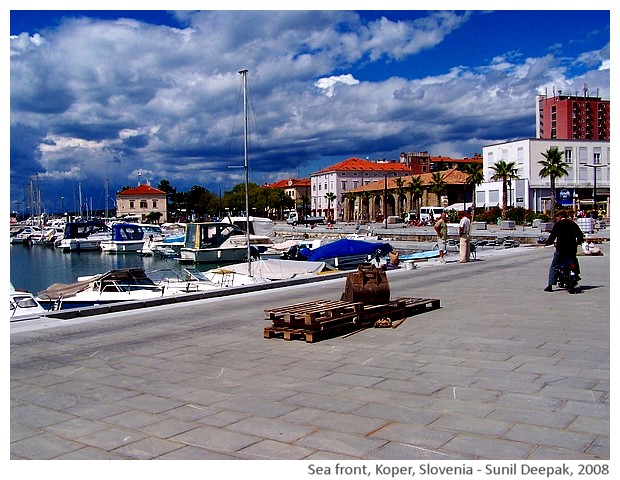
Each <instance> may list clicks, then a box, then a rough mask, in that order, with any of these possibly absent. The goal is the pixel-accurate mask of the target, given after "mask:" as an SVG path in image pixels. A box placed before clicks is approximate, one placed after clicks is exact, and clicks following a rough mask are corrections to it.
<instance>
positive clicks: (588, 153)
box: [476, 138, 611, 214]
mask: <svg viewBox="0 0 620 480" xmlns="http://www.w3.org/2000/svg"><path fill="white" fill-rule="evenodd" d="M554 147H557V148H558V149H559V150H560V152H563V153H564V155H563V157H562V159H563V161H564V162H565V163H566V164H568V167H567V170H568V176H566V177H562V178H556V201H558V202H559V203H561V204H562V205H565V206H567V207H568V206H572V207H573V208H576V209H580V208H585V209H590V208H592V204H593V203H594V200H596V205H597V208H602V209H603V210H604V211H606V212H607V214H609V209H608V201H609V195H610V164H611V153H610V144H609V141H602V140H601V141H598V140H560V139H538V138H536V139H531V138H530V139H523V140H515V141H511V142H505V143H498V144H495V145H488V146H486V147H483V149H482V157H483V169H484V178H485V183H483V184H481V185H480V186H479V187H478V188H477V189H476V206H477V207H493V206H496V205H499V206H501V202H502V182H501V181H499V182H494V181H491V180H490V179H491V177H492V176H493V174H494V171H493V170H492V169H491V166H492V165H494V164H495V163H497V162H499V161H501V160H503V161H505V162H506V163H510V162H514V164H515V167H516V168H517V174H518V176H519V179H518V180H513V181H512V182H511V185H510V186H509V192H508V206H513V207H523V208H526V209H530V210H532V211H535V212H544V211H547V210H548V209H549V206H550V203H549V200H550V199H551V195H552V192H551V188H550V179H549V177H545V178H541V177H540V176H539V172H540V170H541V169H542V165H540V163H539V162H540V161H541V160H545V158H544V157H543V155H542V154H543V153H545V152H547V150H549V149H552V148H554ZM595 191H596V199H595V198H594V194H595Z"/></svg>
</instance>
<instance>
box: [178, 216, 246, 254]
mask: <svg viewBox="0 0 620 480" xmlns="http://www.w3.org/2000/svg"><path fill="white" fill-rule="evenodd" d="M248 250H249V251H250V255H251V256H255V257H256V258H258V251H257V249H256V248H252V245H250V246H249V247H248V244H247V238H246V232H244V231H243V230H241V229H240V228H239V227H237V226H236V225H233V224H230V223H223V222H204V223H189V224H187V228H186V230H185V246H184V247H183V248H181V249H180V255H181V256H180V258H179V261H181V262H188V263H213V264H215V265H226V264H230V263H238V262H243V261H245V260H247V256H248Z"/></svg>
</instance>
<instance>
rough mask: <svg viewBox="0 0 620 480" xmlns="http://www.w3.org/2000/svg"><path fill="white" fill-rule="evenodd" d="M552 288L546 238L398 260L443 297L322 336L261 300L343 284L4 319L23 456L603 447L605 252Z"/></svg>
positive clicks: (319, 455)
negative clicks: (305, 331) (569, 281)
mask: <svg viewBox="0 0 620 480" xmlns="http://www.w3.org/2000/svg"><path fill="white" fill-rule="evenodd" d="M601 248H602V249H603V253H604V254H605V255H603V256H591V257H580V260H581V265H582V271H583V273H582V277H583V281H582V282H581V289H580V292H579V293H577V294H575V295H570V294H568V293H567V292H565V291H555V292H553V293H545V292H543V287H544V286H545V284H546V278H547V268H548V265H549V262H550V260H551V256H552V250H551V249H550V248H541V247H519V248H516V249H511V250H510V251H508V250H506V251H504V252H499V251H497V252H496V251H494V250H489V251H487V252H485V251H484V250H483V251H482V252H479V255H478V260H476V261H473V262H471V263H469V264H458V263H456V262H457V257H458V255H456V254H452V255H449V256H448V257H447V258H448V263H447V264H445V265H441V264H438V263H433V262H429V263H427V264H424V267H426V268H423V267H422V264H421V266H420V268H417V269H415V270H398V271H393V272H389V282H390V289H391V296H392V298H396V297H402V296H406V297H424V298H437V299H440V301H441V308H439V309H437V310H433V311H430V312H426V313H422V314H419V315H415V316H411V317H409V318H408V319H407V320H406V321H405V322H404V323H402V324H401V325H400V326H398V328H387V329H385V328H380V329H379V328H376V329H375V328H371V329H366V330H363V331H361V332H359V333H356V334H353V335H350V336H346V337H336V338H333V339H328V340H324V341H321V342H318V343H312V344H310V343H306V342H304V341H300V340H293V341H285V340H282V339H277V338H273V339H265V338H263V328H264V327H265V326H268V325H270V322H269V321H267V320H264V319H263V312H264V310H265V309H268V308H274V307H275V306H283V305H288V304H292V303H298V302H301V301H308V300H311V299H317V300H318V299H330V300H336V299H339V298H340V295H341V293H342V292H343V288H344V280H343V279H339V280H332V281H327V282H321V283H317V284H311V285H305V286H296V287H290V288H287V289H277V290H270V291H266V292H258V293H248V294H243V295H237V296H229V297H225V298H219V299H210V300H201V301H197V302H190V303H186V304H180V305H172V306H161V307H157V308H149V309H142V310H132V311H127V312H119V313H115V314H104V315H98V316H96V317H91V318H78V319H73V320H50V319H46V320H38V321H32V322H20V323H19V324H13V323H12V324H11V336H10V341H11V351H10V357H11V416H10V420H11V437H10V456H11V458H12V459H203V460H211V459H241V460H244V459H276V460H299V459H304V460H312V461H317V460H328V459H338V460H347V459H366V460H476V459H490V460H501V459H514V460H537V459H544V460H564V459H573V460H576V459H591V460H596V459H609V457H610V398H609V392H610V385H609V382H610V378H609V372H610V349H609V334H610V322H609V320H610V273H609V264H610V255H609V243H606V244H603V245H602V247H601Z"/></svg>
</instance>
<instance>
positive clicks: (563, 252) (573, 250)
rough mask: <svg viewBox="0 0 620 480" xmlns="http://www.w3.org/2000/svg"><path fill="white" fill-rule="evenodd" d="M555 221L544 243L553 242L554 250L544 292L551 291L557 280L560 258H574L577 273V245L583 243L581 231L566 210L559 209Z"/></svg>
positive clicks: (550, 243)
mask: <svg viewBox="0 0 620 480" xmlns="http://www.w3.org/2000/svg"><path fill="white" fill-rule="evenodd" d="M556 217H557V221H556V222H555V225H553V228H552V229H551V233H550V234H549V238H547V240H546V241H545V245H552V244H553V242H555V252H554V254H553V260H552V261H551V265H549V283H548V284H547V286H546V287H545V292H551V291H553V285H554V284H555V283H557V281H558V269H559V266H560V263H561V262H562V260H564V259H566V260H568V259H574V260H575V273H577V275H579V273H580V271H579V262H578V261H577V245H580V244H582V243H583V240H584V238H583V232H582V231H581V229H580V228H579V225H577V224H576V223H575V222H573V221H572V220H570V219H569V218H568V214H567V213H566V210H560V211H559V212H558V213H557V214H556Z"/></svg>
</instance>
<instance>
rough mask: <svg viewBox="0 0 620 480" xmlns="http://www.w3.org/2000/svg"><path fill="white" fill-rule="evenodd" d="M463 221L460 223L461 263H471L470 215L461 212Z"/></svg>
mask: <svg viewBox="0 0 620 480" xmlns="http://www.w3.org/2000/svg"><path fill="white" fill-rule="evenodd" d="M460 216H461V221H460V222H459V252H460V254H461V260H460V262H459V263H467V262H469V230H470V228H471V222H470V221H469V213H467V212H466V211H465V212H461V215H460Z"/></svg>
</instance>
